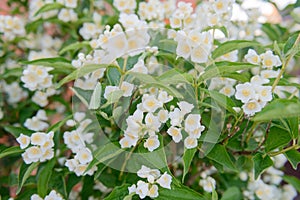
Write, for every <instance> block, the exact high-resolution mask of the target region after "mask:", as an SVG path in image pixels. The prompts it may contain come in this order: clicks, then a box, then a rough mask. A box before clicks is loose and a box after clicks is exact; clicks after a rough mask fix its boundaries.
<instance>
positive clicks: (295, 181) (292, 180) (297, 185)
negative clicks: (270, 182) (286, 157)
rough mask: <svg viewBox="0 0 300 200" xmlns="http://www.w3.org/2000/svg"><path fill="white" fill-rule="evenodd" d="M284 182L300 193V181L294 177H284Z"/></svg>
mask: <svg viewBox="0 0 300 200" xmlns="http://www.w3.org/2000/svg"><path fill="white" fill-rule="evenodd" d="M283 180H284V181H285V182H287V183H289V184H291V185H292V186H294V188H295V189H296V190H297V191H298V192H299V193H300V180H299V179H298V178H296V177H294V176H287V175H285V176H283Z"/></svg>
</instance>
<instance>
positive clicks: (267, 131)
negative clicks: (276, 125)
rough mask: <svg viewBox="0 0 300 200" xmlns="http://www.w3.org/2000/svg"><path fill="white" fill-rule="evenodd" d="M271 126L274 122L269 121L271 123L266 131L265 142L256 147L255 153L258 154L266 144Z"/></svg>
mask: <svg viewBox="0 0 300 200" xmlns="http://www.w3.org/2000/svg"><path fill="white" fill-rule="evenodd" d="M271 124H272V120H271V121H269V123H268V126H267V129H266V135H265V137H264V139H263V141H262V142H261V143H260V144H259V145H258V147H256V149H254V151H253V153H256V152H257V151H258V150H259V149H260V148H261V147H262V146H263V145H264V144H265V143H266V141H267V138H268V136H269V132H270V128H271Z"/></svg>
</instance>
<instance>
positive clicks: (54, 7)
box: [34, 3, 64, 16]
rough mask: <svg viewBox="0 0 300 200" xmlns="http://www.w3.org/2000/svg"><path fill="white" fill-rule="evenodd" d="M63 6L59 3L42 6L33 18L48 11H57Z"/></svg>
mask: <svg viewBox="0 0 300 200" xmlns="http://www.w3.org/2000/svg"><path fill="white" fill-rule="evenodd" d="M63 7H64V6H63V5H62V4H60V3H47V4H45V5H44V6H42V7H41V8H40V9H39V10H38V11H37V12H36V13H35V14H34V16H37V15H38V14H40V13H44V12H47V11H50V10H57V9H60V8H63Z"/></svg>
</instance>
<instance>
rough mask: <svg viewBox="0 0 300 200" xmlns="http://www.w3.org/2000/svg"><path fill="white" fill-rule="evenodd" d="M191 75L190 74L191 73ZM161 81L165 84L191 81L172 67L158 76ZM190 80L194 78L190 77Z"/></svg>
mask: <svg viewBox="0 0 300 200" xmlns="http://www.w3.org/2000/svg"><path fill="white" fill-rule="evenodd" d="M189 75H190V74H189ZM157 79H158V80H159V81H160V82H162V83H165V84H173V85H177V84H179V83H187V84H190V82H189V81H188V80H187V79H186V77H185V76H184V75H183V74H182V73H181V72H179V71H178V70H176V69H171V70H168V71H166V72H165V73H163V74H162V75H160V76H159V77H158V78H157ZM189 79H190V81H192V80H193V78H191V77H190V78H189Z"/></svg>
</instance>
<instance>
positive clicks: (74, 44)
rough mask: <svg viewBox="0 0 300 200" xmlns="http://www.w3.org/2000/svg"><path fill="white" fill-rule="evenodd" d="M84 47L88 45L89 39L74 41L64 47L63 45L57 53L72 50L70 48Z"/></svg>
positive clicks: (60, 53)
mask: <svg viewBox="0 0 300 200" xmlns="http://www.w3.org/2000/svg"><path fill="white" fill-rule="evenodd" d="M84 47H90V43H89V41H83V42H75V43H72V44H70V45H68V46H66V47H64V48H63V49H61V50H60V51H59V53H58V54H59V55H62V54H64V53H65V52H68V51H72V50H76V51H77V50H79V49H82V48H84Z"/></svg>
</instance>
